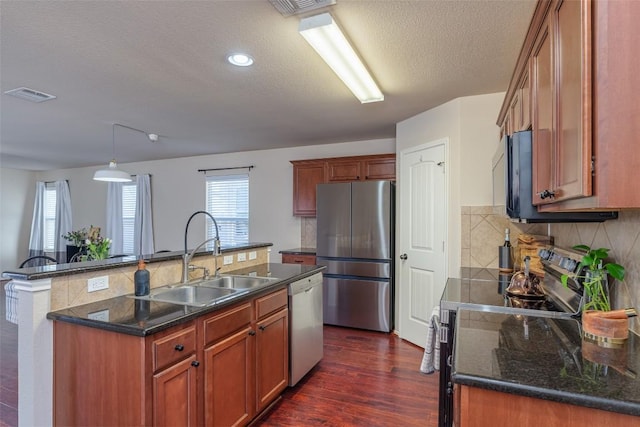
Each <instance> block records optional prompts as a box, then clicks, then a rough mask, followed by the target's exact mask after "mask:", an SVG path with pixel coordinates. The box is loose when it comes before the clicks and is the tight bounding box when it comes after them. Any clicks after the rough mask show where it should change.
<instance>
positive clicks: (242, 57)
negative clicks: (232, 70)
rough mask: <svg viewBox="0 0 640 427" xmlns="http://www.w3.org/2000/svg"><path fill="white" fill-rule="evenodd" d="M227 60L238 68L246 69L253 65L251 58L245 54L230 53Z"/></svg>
mask: <svg viewBox="0 0 640 427" xmlns="http://www.w3.org/2000/svg"><path fill="white" fill-rule="evenodd" d="M227 60H228V61H229V62H230V63H231V64H233V65H237V66H238V67H248V66H250V65H252V64H253V58H252V57H251V56H249V55H247V54H246V53H232V54H231V55H229V56H227Z"/></svg>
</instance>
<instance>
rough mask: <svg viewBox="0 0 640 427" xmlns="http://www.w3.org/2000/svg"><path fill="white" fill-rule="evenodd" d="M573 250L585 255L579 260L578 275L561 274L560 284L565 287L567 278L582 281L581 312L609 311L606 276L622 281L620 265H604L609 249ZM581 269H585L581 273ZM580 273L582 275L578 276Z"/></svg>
mask: <svg viewBox="0 0 640 427" xmlns="http://www.w3.org/2000/svg"><path fill="white" fill-rule="evenodd" d="M573 249H576V250H579V251H584V252H585V254H584V256H583V257H582V260H580V264H579V266H578V269H577V270H576V271H578V274H572V275H568V274H563V275H562V277H561V280H562V284H563V285H564V286H567V284H568V280H569V278H572V279H574V280H575V279H582V284H583V286H584V298H585V299H584V304H583V306H582V310H583V311H586V310H600V311H610V310H611V301H610V300H609V288H608V279H607V275H611V277H613V278H615V279H618V280H623V279H624V274H625V270H624V267H623V266H621V265H620V264H615V263H612V262H607V263H605V259H606V258H607V256H608V255H609V249H607V248H599V249H591V248H590V247H589V246H587V245H576V246H574V247H573ZM583 267H587V268H586V270H584V272H583ZM581 273H582V275H580V274H581Z"/></svg>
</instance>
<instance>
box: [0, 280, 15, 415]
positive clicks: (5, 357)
mask: <svg viewBox="0 0 640 427" xmlns="http://www.w3.org/2000/svg"><path fill="white" fill-rule="evenodd" d="M4 284H5V282H4V281H2V282H0V427H16V426H17V425H18V325H14V324H13V323H10V322H7V318H6V317H5V295H4Z"/></svg>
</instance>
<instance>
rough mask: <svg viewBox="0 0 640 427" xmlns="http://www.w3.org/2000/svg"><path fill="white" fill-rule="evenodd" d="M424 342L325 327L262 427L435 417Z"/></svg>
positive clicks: (9, 416)
mask: <svg viewBox="0 0 640 427" xmlns="http://www.w3.org/2000/svg"><path fill="white" fill-rule="evenodd" d="M0 303H1V308H0V427H16V426H17V425H18V409H17V408H18V355H17V348H18V327H17V325H14V324H12V323H9V322H7V321H6V318H5V301H4V284H2V285H1V290H0ZM421 360H422V349H421V348H419V347H416V346H414V345H412V344H409V343H407V342H406V341H403V340H401V339H400V338H398V337H397V336H395V335H393V334H384V333H379V332H370V331H362V330H356V329H348V328H339V327H333V326H325V327H324V358H323V360H322V361H321V362H320V363H319V364H318V366H316V367H315V368H314V369H313V370H312V371H311V373H309V374H308V375H307V376H306V377H305V378H303V379H302V380H301V381H300V383H298V384H297V385H296V386H295V387H290V388H287V390H286V391H285V392H284V395H283V398H282V399H281V400H280V402H278V403H277V404H276V405H275V406H274V408H273V409H272V410H271V411H270V412H269V413H267V414H266V415H265V416H264V417H263V418H262V419H261V420H259V421H258V422H256V423H255V425H256V426H262V427H270V426H277V427H286V426H291V427H293V426H295V427H300V426H305V427H309V426H331V427H333V426H336V427H337V426H367V427H375V426H385V427H386V426H403V427H405V426H406V427H409V426H422V427H430V426H436V425H437V424H438V375H437V374H431V375H425V374H422V373H420V371H419V367H420V361H421Z"/></svg>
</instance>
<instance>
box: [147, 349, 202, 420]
mask: <svg viewBox="0 0 640 427" xmlns="http://www.w3.org/2000/svg"><path fill="white" fill-rule="evenodd" d="M197 365H198V363H197V362H196V357H195V355H194V356H191V357H190V358H188V359H185V360H183V361H182V362H178V363H176V364H175V365H173V366H171V367H169V368H167V369H165V370H163V371H161V372H160V373H158V374H156V375H154V376H153V425H154V426H195V425H196V424H197V401H196V395H197V387H196V376H197V375H196V369H198V368H197Z"/></svg>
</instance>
